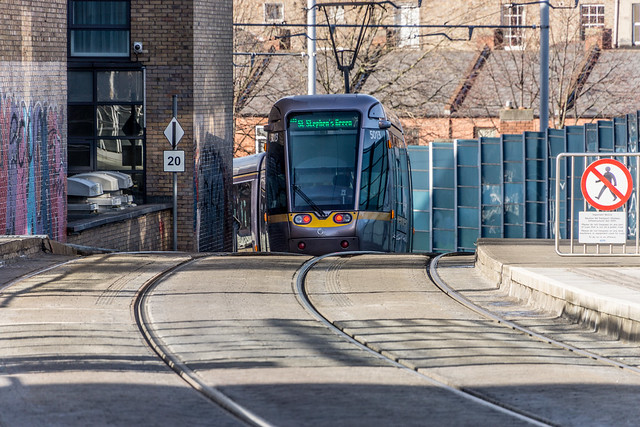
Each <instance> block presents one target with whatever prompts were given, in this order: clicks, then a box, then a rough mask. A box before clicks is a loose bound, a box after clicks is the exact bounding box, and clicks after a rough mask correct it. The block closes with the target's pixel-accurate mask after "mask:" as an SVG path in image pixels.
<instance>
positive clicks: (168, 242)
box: [67, 209, 173, 251]
mask: <svg viewBox="0 0 640 427" xmlns="http://www.w3.org/2000/svg"><path fill="white" fill-rule="evenodd" d="M171 218H172V212H171V209H168V210H164V211H158V212H153V213H150V214H147V215H143V216H140V217H136V218H133V219H129V220H126V221H120V222H115V223H111V224H106V225H102V226H100V227H95V228H91V229H89V230H85V231H81V232H79V233H74V234H69V236H68V237H67V243H71V244H75V245H82V246H91V247H99V248H104V249H113V250H116V251H169V250H172V249H173V223H172V222H171Z"/></svg>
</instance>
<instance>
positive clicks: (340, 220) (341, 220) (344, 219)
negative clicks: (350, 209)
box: [333, 213, 353, 224]
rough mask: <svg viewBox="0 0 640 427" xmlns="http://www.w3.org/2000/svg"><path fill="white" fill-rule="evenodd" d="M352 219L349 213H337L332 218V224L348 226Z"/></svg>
mask: <svg viewBox="0 0 640 427" xmlns="http://www.w3.org/2000/svg"><path fill="white" fill-rule="evenodd" d="M352 219H353V217H352V216H351V214H349V213H337V214H335V215H334V216H333V222H335V223H336V224H348V223H350V222H351V220H352Z"/></svg>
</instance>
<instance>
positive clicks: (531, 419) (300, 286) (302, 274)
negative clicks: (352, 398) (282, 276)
mask: <svg viewBox="0 0 640 427" xmlns="http://www.w3.org/2000/svg"><path fill="white" fill-rule="evenodd" d="M363 254H365V253H350V254H346V255H345V254H344V253H334V254H328V255H324V256H321V257H316V258H313V259H311V260H309V261H307V262H306V263H305V264H304V265H303V266H302V268H301V269H300V270H299V271H298V272H297V274H296V277H295V278H294V279H295V285H296V290H297V294H298V296H299V298H300V299H301V301H302V303H303V305H304V306H305V308H306V309H307V310H309V312H310V313H311V314H313V315H314V316H315V317H316V318H317V319H318V320H319V321H321V322H322V323H324V324H325V325H326V326H327V327H328V328H330V329H332V330H334V331H335V332H336V333H337V334H339V335H340V336H342V337H344V338H345V339H346V340H348V341H349V342H351V343H353V345H355V346H357V347H359V348H361V349H363V350H365V351H367V352H370V353H373V354H375V355H376V356H378V357H380V358H382V359H384V360H385V361H387V362H388V363H389V364H391V365H393V366H396V367H398V368H401V369H406V370H409V371H411V372H414V373H415V374H416V375H419V376H420V377H422V378H424V379H426V380H427V381H429V382H430V383H431V384H433V385H435V386H437V387H440V388H443V389H445V390H447V391H450V392H452V393H454V394H457V395H459V396H463V397H464V398H467V399H469V400H471V401H474V402H476V403H480V404H481V405H485V406H487V407H489V408H492V409H495V410H497V411H500V412H503V413H505V414H507V415H509V416H512V417H514V418H515V419H519V420H521V421H525V422H528V423H531V424H532V425H552V424H551V423H549V422H548V421H547V420H544V419H543V418H540V417H537V416H535V415H533V414H527V413H526V412H525V411H522V410H519V409H518V408H509V407H508V405H504V404H500V403H499V402H495V401H493V400H492V399H488V398H486V397H484V396H478V395H477V394H476V393H473V392H472V391H470V390H465V389H464V388H462V387H455V386H452V385H449V384H445V383H444V382H442V381H440V380H439V379H438V378H436V377H432V376H429V375H427V374H425V373H422V372H420V371H419V370H418V369H416V368H415V366H409V365H407V364H405V363H402V360H401V359H399V358H397V357H393V356H391V355H389V354H388V353H386V352H384V351H382V350H380V349H373V348H371V347H369V346H367V344H366V342H361V341H359V340H358V339H357V338H356V337H355V336H354V335H352V334H349V333H347V332H345V331H344V328H341V327H339V326H337V325H335V324H334V323H333V322H331V321H330V320H329V319H327V318H326V317H324V316H323V315H322V313H321V312H320V311H319V310H318V309H317V308H316V307H315V306H314V304H313V303H312V302H311V299H310V298H309V295H308V293H307V290H306V287H305V278H306V276H307V273H308V272H309V270H311V269H312V268H313V266H314V265H316V264H317V263H318V262H320V261H321V260H323V259H325V258H328V257H332V256H339V257H345V256H355V255H363ZM429 265H431V263H429ZM432 274H433V273H432ZM441 283H444V282H441Z"/></svg>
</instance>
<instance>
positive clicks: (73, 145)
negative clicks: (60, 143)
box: [67, 141, 91, 172]
mask: <svg viewBox="0 0 640 427" xmlns="http://www.w3.org/2000/svg"><path fill="white" fill-rule="evenodd" d="M67 156H68V159H69V171H70V172H71V171H73V170H74V169H78V170H84V169H87V168H89V167H91V144H90V143H87V142H75V141H69V143H68V145H67Z"/></svg>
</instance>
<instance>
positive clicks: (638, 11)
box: [631, 3, 640, 46]
mask: <svg viewBox="0 0 640 427" xmlns="http://www.w3.org/2000/svg"><path fill="white" fill-rule="evenodd" d="M631 44H632V45H633V46H640V3H631Z"/></svg>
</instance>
